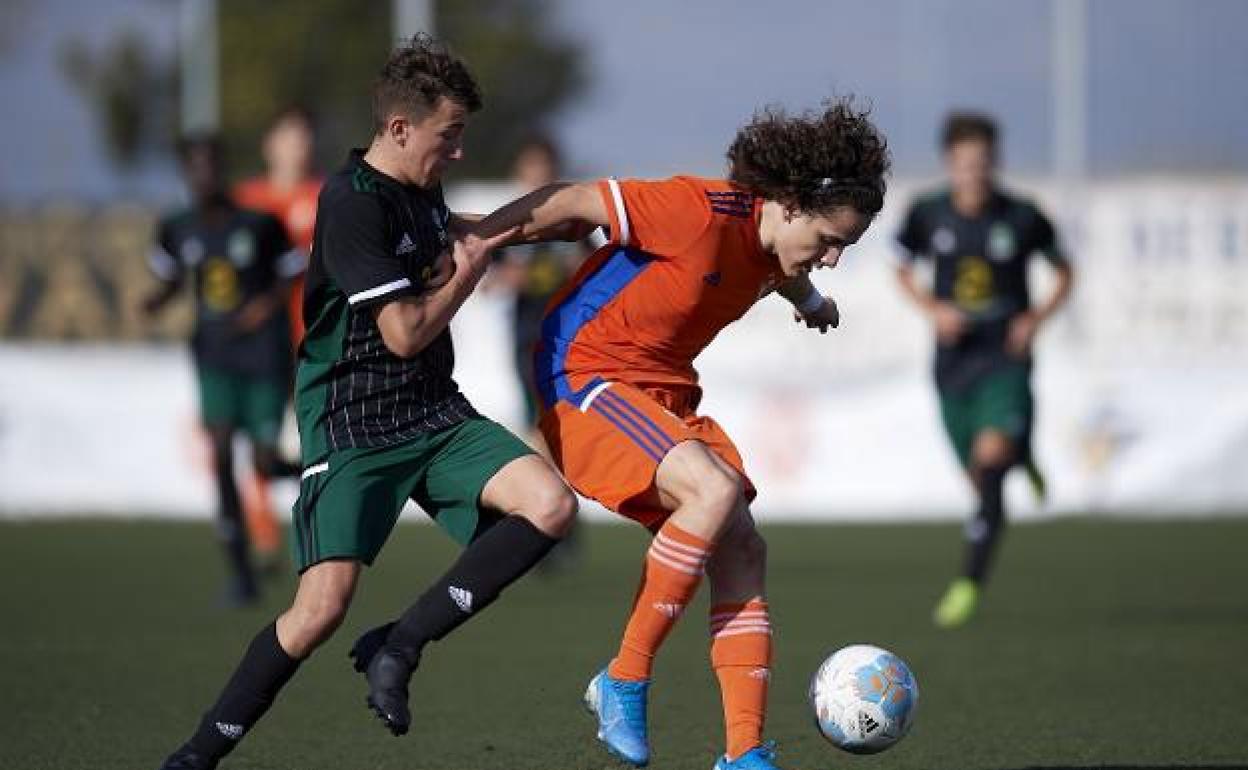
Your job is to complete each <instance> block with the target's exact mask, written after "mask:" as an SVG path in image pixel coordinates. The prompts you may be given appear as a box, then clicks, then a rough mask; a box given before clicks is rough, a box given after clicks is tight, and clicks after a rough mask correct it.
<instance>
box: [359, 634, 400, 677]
mask: <svg viewBox="0 0 1248 770" xmlns="http://www.w3.org/2000/svg"><path fill="white" fill-rule="evenodd" d="M392 628H394V623H387V624H385V625H384V626H377V627H376V628H372V629H369V630H368V631H365V632H364V633H363V634H361V635H360V638H359V639H356V640H355V644H353V645H351V651H350V652H348V653H347V656H348V657H350V658H351V661H352V662H351V666H352V668H354V669H355V670H356V671H358V672H360V673H361V674H363V673H364V672H365V671H367V670H368V664H369V663H371V662H372V660H373V656H374V655H376V654H377V651H378V650H380V649H381V648H382V647H383V646H385V644H386V637H388V636H390V630H391V629H392Z"/></svg>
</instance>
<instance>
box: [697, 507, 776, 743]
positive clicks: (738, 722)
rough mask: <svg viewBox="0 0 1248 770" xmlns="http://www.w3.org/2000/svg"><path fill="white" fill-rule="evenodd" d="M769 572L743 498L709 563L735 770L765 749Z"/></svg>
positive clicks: (717, 663) (715, 651)
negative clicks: (749, 755) (739, 762)
mask: <svg viewBox="0 0 1248 770" xmlns="http://www.w3.org/2000/svg"><path fill="white" fill-rule="evenodd" d="M766 571H767V544H766V542H765V541H764V540H763V537H762V535H760V534H759V533H758V530H757V529H756V528H755V526H754V519H753V517H752V516H751V515H750V512H749V509H748V507H747V504H746V502H745V499H744V498H742V499H741V501H740V502H739V504H738V506H737V510H736V512H735V515H734V520H733V523H732V524H731V525H730V527H729V529H728V530H727V531H726V532H725V533H724V535H723V536H722V537H721V539H720V541H719V544H718V546H717V547H716V549H715V553H714V554H713V555H712V556H711V559H710V561H709V562H707V565H706V574H707V579H708V580H709V582H710V588H711V607H710V618H709V620H710V633H711V666H712V668H714V670H715V676H716V678H718V680H719V688H720V697H721V699H722V701H723V707H724V730H725V734H726V735H725V751H724V756H723V757H721V759H720V763H719V765H722V766H723V767H737V766H738V765H737V764H735V763H736V762H737V761H738V760H740V759H742V758H743V757H745V755H747V754H749V753H750V752H751V751H752V750H754V749H757V748H759V747H762V746H763V738H762V736H763V725H764V722H765V719H766V712H767V688H768V685H769V683H770V681H771V655H772V645H771V620H770V616H769V613H768V608H767V600H766ZM719 765H717V766H719ZM744 766H747V767H752V766H754V765H744ZM760 767H767V765H760Z"/></svg>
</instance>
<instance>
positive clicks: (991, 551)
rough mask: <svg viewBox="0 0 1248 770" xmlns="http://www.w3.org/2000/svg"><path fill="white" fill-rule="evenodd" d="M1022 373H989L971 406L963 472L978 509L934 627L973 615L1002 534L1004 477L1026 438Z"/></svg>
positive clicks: (1027, 395)
mask: <svg viewBox="0 0 1248 770" xmlns="http://www.w3.org/2000/svg"><path fill="white" fill-rule="evenodd" d="M1027 377H1028V372H1027V370H1026V369H1025V368H1024V367H1022V366H1019V367H1013V368H1010V369H1005V370H1002V371H1000V372H997V373H994V374H992V375H990V376H989V377H988V378H987V379H986V381H985V382H983V383H982V384H981V385H980V386H979V387H978V389H977V393H976V395H975V399H974V404H973V416H972V420H973V421H974V426H975V433H974V437H973V439H972V442H971V446H970V453H969V458H968V462H967V473H968V475H969V476H970V479H971V483H972V484H973V485H974V488H975V493H976V497H977V499H978V506H977V509H976V512H975V516H974V518H972V519H970V520H969V521H968V522H967V525H966V546H965V554H964V558H963V569H962V575H961V576H960V577H959V578H958V579H957V580H955V581H954V582H953V584H952V585H951V586H950V587H949V590H948V591H947V592H946V593H945V596H944V597H943V598H942V599H941V602H940V604H939V605H938V606H937V608H936V612H935V616H934V617H935V620H936V623H937V625H940V626H942V627H945V628H951V627H955V626H959V625H962V624H963V623H965V622H967V621H968V620H970V618H971V617H972V615H974V613H975V610H976V608H977V606H978V603H979V594H980V592H981V591H982V589H983V586H984V585H985V583H986V582H987V579H988V574H989V570H990V569H991V567H992V563H993V561H994V558H995V556H996V554H997V551H998V548H999V546H1000V542H1001V536H1002V534H1003V532H1004V530H1005V524H1006V510H1005V477H1006V475H1007V474H1008V473H1009V470H1010V468H1012V467H1014V465H1016V464H1018V463H1019V462H1020V461H1021V460H1023V459H1025V458H1024V455H1025V454H1026V447H1027V445H1028V441H1029V437H1030V434H1031V422H1032V400H1031V391H1030V386H1029V384H1028V382H1027Z"/></svg>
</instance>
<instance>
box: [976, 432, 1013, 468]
mask: <svg viewBox="0 0 1248 770" xmlns="http://www.w3.org/2000/svg"><path fill="white" fill-rule="evenodd" d="M1013 456H1014V442H1013V441H1011V440H1010V438H1009V436H1006V435H1005V434H1004V433H999V432H997V431H989V432H987V433H982V434H980V435H979V436H978V437H977V438H976V439H975V446H974V448H973V450H972V459H973V460H974V464H975V465H976V466H978V467H981V468H986V467H999V466H1002V465H1006V464H1008V463H1009V462H1011V460H1012V459H1013Z"/></svg>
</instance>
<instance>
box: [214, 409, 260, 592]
mask: <svg viewBox="0 0 1248 770" xmlns="http://www.w3.org/2000/svg"><path fill="white" fill-rule="evenodd" d="M206 427H207V431H208V439H209V441H210V442H211V445H212V472H213V478H214V480H215V481H216V487H217V537H218V538H219V539H220V541H221V547H222V548H223V549H224V551H225V557H226V563H227V564H228V565H229V568H230V580H229V582H228V583H227V585H226V588H225V592H224V595H223V601H224V602H225V603H226V604H227V605H229V606H242V605H246V604H251V603H253V602H255V601H256V599H257V597H258V594H259V592H258V590H257V588H256V575H255V568H254V566H253V564H252V559H251V542H250V539H249V538H248V536H247V527H246V526H245V524H244V522H243V505H242V498H241V496H240V495H239V491H238V483H237V480H236V478H235V476H234V428H233V426H232V425H229V424H220V423H217V424H209V425H207V426H206Z"/></svg>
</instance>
